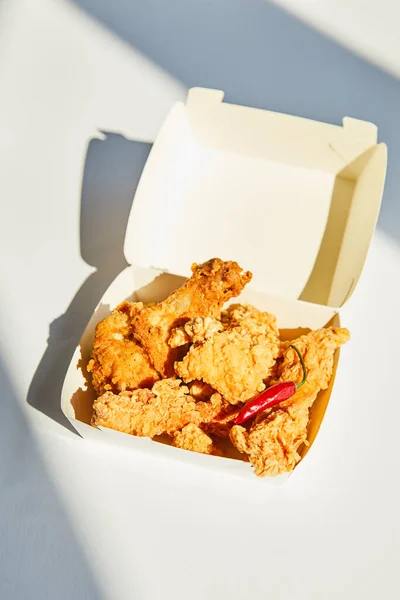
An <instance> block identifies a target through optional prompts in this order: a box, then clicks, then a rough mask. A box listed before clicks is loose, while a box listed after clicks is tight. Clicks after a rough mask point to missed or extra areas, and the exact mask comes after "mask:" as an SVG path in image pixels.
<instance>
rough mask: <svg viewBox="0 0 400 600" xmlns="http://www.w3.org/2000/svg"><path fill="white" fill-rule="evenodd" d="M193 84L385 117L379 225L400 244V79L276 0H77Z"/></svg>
mask: <svg viewBox="0 0 400 600" xmlns="http://www.w3.org/2000/svg"><path fill="white" fill-rule="evenodd" d="M73 1H74V2H75V4H77V5H78V6H79V7H80V8H82V9H84V10H85V11H86V12H87V13H88V14H90V15H91V16H93V17H94V18H96V19H97V20H99V21H100V22H101V23H102V24H103V25H105V26H106V27H107V28H108V29H110V30H111V31H112V32H113V33H114V34H116V35H118V36H119V37H120V38H121V39H122V40H124V41H125V42H126V43H128V44H130V45H131V46H132V47H133V48H135V49H137V50H139V51H140V52H142V53H143V54H145V55H146V56H147V57H148V58H149V59H151V60H152V61H153V62H154V63H155V64H157V65H159V66H161V67H162V68H163V69H164V70H166V71H167V72H169V73H170V74H171V75H172V76H173V77H175V78H176V79H177V80H179V81H180V82H182V83H183V84H185V85H186V86H187V87H191V86H204V87H210V88H216V89H221V90H224V91H225V93H226V96H225V99H226V100H227V101H228V102H234V103H239V104H244V105H248V106H255V107H259V108H268V109H271V110H276V111H280V112H284V113H289V114H293V115H299V116H303V117H307V118H310V119H317V120H321V121H326V122H328V123H334V124H339V123H341V120H342V117H344V116H351V117H355V118H359V119H364V120H367V121H372V122H373V123H376V124H377V125H378V127H379V137H380V139H381V140H383V141H385V142H386V143H387V144H388V147H389V169H388V176H387V183H386V189H385V194H384V200H383V205H382V210H381V214H380V219H379V227H380V228H381V229H382V230H384V231H385V232H386V233H388V234H390V235H391V236H392V237H393V238H395V239H396V240H397V242H399V243H400V201H399V200H398V193H397V190H398V189H399V187H400V119H399V118H398V106H399V101H400V82H399V81H398V80H397V79H396V78H394V77H392V76H391V75H389V74H387V73H385V72H383V71H381V70H380V69H379V68H377V67H375V66H373V65H371V64H369V63H368V62H366V61H365V60H363V59H361V58H359V57H358V56H356V55H355V54H353V53H352V52H350V51H348V50H346V49H344V48H343V47H341V46H340V45H339V44H337V43H336V42H334V41H332V40H331V39H329V38H327V37H325V36H324V35H322V34H320V33H318V32H317V31H315V30H314V29H312V28H311V27H309V26H308V25H306V24H304V23H303V22H301V21H299V20H298V19H297V18H295V17H293V16H292V15H290V14H288V13H286V12H284V11H283V10H282V9H280V8H278V7H277V6H275V5H273V4H272V3H270V2H268V1H267V0H214V1H204V0H168V2H166V1H165V0H147V1H146V2H132V1H131V0H114V1H113V2H108V0H73Z"/></svg>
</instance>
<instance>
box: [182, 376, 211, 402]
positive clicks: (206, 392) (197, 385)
mask: <svg viewBox="0 0 400 600" xmlns="http://www.w3.org/2000/svg"><path fill="white" fill-rule="evenodd" d="M188 387H189V391H190V395H191V396H193V398H195V399H196V400H209V399H210V398H211V396H212V395H213V394H215V390H214V388H212V387H211V385H208V383H204V382H203V381H192V383H189V384H188Z"/></svg>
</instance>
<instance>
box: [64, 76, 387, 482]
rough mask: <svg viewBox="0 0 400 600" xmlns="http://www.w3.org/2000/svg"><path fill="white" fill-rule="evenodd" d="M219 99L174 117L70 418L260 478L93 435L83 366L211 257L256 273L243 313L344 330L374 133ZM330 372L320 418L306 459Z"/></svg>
mask: <svg viewBox="0 0 400 600" xmlns="http://www.w3.org/2000/svg"><path fill="white" fill-rule="evenodd" d="M222 100H223V92H221V91H216V90H207V89H201V88H194V89H192V90H190V92H189V95H188V99H187V103H186V105H184V104H182V103H181V102H177V103H176V104H175V105H174V106H173V108H172V109H171V112H170V114H169V115H168V117H167V119H166V121H165V123H164V125H163V127H162V129H161V131H160V133H159V135H158V137H157V139H156V141H155V143H154V145H153V148H152V151H151V153H150V156H149V158H148V160H147V163H146V166H145V168H144V171H143V174H142V177H141V180H140V183H139V186H138V189H137V192H136V195H135V200H134V203H133V207H132V210H131V214H130V216H129V221H128V227H127V232H126V237H125V247H124V252H125V256H126V259H127V261H128V263H129V264H130V265H131V266H129V267H127V268H126V269H125V270H124V271H123V272H122V273H120V274H119V275H118V277H116V279H115V280H114V281H113V282H112V284H111V285H110V287H109V288H108V290H107V291H106V292H105V294H104V296H103V297H102V298H101V300H100V303H99V305H98V307H97V308H96V310H95V312H94V314H93V315H92V318H91V319H90V321H89V323H88V325H87V327H86V329H85V331H84V333H83V335H82V338H81V340H80V343H79V346H78V347H77V348H76V350H75V353H74V356H73V358H72V360H71V364H70V366H69V369H68V372H67V375H66V378H65V381H64V386H63V390H62V398H61V407H62V410H63V412H64V414H65V415H66V416H67V417H68V419H69V420H70V421H71V423H72V424H73V426H74V427H75V428H76V429H77V431H78V432H79V433H80V434H81V435H82V436H83V437H85V438H87V437H91V438H95V439H100V440H104V441H110V442H112V443H115V444H118V445H123V446H127V447H129V448H131V449H133V450H142V451H145V452H147V453H153V454H158V455H161V456H167V457H168V456H170V457H178V458H180V459H181V460H187V461H189V462H190V463H192V464H193V465H196V464H197V465H203V466H206V467H209V468H214V469H221V470H223V471H228V472H234V473H238V474H242V475H244V476H251V477H254V475H253V474H252V471H251V467H250V465H249V464H248V463H246V462H243V461H241V460H235V459H230V458H221V457H216V456H206V455H201V454H196V453H192V452H186V451H184V450H180V449H177V448H174V447H172V446H168V445H166V444H162V443H159V442H155V441H152V440H150V439H147V438H139V437H135V436H130V435H127V434H124V433H120V432H116V431H112V430H110V429H107V428H104V427H100V428H98V429H96V428H93V427H91V426H90V425H89V422H90V417H91V413H92V403H93V400H94V391H93V390H92V387H91V384H90V379H89V377H88V374H87V373H86V365H87V362H88V360H89V357H90V352H91V347H92V342H93V337H94V329H95V326H96V324H97V323H98V321H100V320H101V319H102V318H104V317H105V316H106V315H107V314H109V312H110V311H111V310H112V309H113V308H115V307H116V306H117V305H118V304H119V303H120V302H122V301H123V300H124V299H126V298H134V299H135V300H141V301H144V302H150V301H159V300H162V299H163V298H165V297H166V296H167V295H168V294H169V293H170V292H171V291H172V290H173V289H175V288H176V287H178V286H179V285H180V284H181V283H182V281H183V279H184V277H185V276H186V277H187V276H188V275H189V272H190V265H191V264H192V263H193V262H202V261H204V260H207V259H209V258H211V257H214V256H218V257H220V258H223V259H225V260H227V259H230V260H236V261H238V262H239V264H240V265H241V266H242V267H243V268H244V269H249V270H251V271H252V272H253V275H254V276H253V280H252V282H251V287H249V288H248V289H245V290H244V292H243V293H242V294H241V296H240V299H239V300H240V302H247V303H250V304H254V305H255V306H256V307H258V308H260V309H263V310H268V311H270V312H273V313H275V314H276V315H277V318H278V325H279V327H280V328H281V329H283V330H289V331H286V332H284V333H283V334H284V335H290V333H292V334H293V333H294V332H293V330H299V329H301V328H311V329H315V328H318V327H322V326H324V325H326V324H327V323H333V324H335V325H339V323H340V320H339V312H338V309H339V307H340V306H342V305H343V303H344V302H346V301H347V300H348V298H349V297H350V295H351V293H352V291H353V290H354V288H355V285H356V283H357V281H358V278H359V276H360V274H361V271H362V267H363V264H364V261H365V258H366V255H367V251H368V247H369V244H370V241H371V237H372V234H373V232H374V229H375V225H376V220H377V217H378V213H379V207H380V203H381V198H382V193H383V186H384V181H385V174H386V162H387V150H386V146H385V144H377V128H376V127H375V125H373V124H372V123H367V122H364V121H358V120H356V119H351V118H347V117H346V118H344V119H343V126H342V127H339V126H335V125H328V124H325V123H319V122H316V121H310V120H307V119H302V118H299V117H293V116H289V115H283V114H279V113H273V112H269V111H265V110H260V109H254V108H247V107H243V106H237V105H232V104H227V103H223V102H222ZM172 273H173V275H172ZM255 290H258V291H255ZM234 301H235V302H236V301H237V299H235V300H234ZM346 325H348V324H346ZM350 325H351V324H350ZM338 358H339V352H337V353H336V357H335V373H336V368H337V363H338ZM335 373H334V376H333V377H332V381H331V384H330V386H329V388H328V389H327V390H325V391H322V392H320V394H319V395H318V398H317V400H316V402H315V404H314V406H313V408H312V411H311V418H310V424H309V432H308V441H309V443H310V446H309V447H308V448H307V449H306V448H304V450H303V457H304V456H305V454H306V452H307V451H308V450H309V449H310V447H311V445H312V443H313V441H314V439H315V436H316V434H317V432H318V429H319V427H320V424H321V422H322V419H323V417H324V414H325V410H326V407H327V405H328V402H329V398H330V395H331V391H332V387H333V384H334V379H335ZM275 479H276V478H275Z"/></svg>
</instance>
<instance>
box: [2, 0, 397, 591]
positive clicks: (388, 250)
mask: <svg viewBox="0 0 400 600" xmlns="http://www.w3.org/2000/svg"><path fill="white" fill-rule="evenodd" d="M303 4H307V3H304V2H303ZM111 5H112V8H110V7H111ZM167 5H168V8H166V6H167ZM361 54H363V52H362V49H361ZM378 62H379V61H378ZM191 85H203V86H207V87H217V88H220V89H224V90H225V91H226V97H227V100H228V101H233V102H237V103H243V104H249V105H253V106H261V107H265V108H272V109H276V110H281V111H283V112H285V111H286V112H289V113H293V114H300V115H303V116H307V117H311V118H315V119H320V120H326V121H328V122H332V123H339V122H340V119H341V117H342V116H344V115H350V116H354V117H359V118H364V119H368V120H371V121H374V122H375V123H376V124H377V125H378V127H379V131H380V138H381V139H382V140H384V141H386V142H387V143H388V146H389V172H388V179H387V187H386V190H385V196H384V203H383V207H382V211H381V216H380V220H379V223H378V229H377V232H376V235H375V238H374V241H373V244H372V246H371V250H370V253H369V256H368V260H367V264H366V267H365V270H364V273H363V275H362V278H361V280H360V283H359V285H358V287H357V290H356V292H355V294H354V296H353V297H352V299H351V301H350V302H349V303H348V305H346V307H345V308H344V310H343V313H342V314H343V316H342V320H343V322H344V324H346V325H348V326H349V327H350V329H351V331H352V334H353V339H352V341H351V343H350V344H349V345H348V346H347V347H346V348H345V349H344V350H343V353H342V360H341V365H340V369H339V373H338V378H337V382H336V385H335V393H334V395H333V398H332V402H331V403H330V406H329V409H328V413H327V416H326V419H325V421H324V423H323V426H322V428H321V431H320V434H319V436H318V438H317V441H316V442H315V445H314V447H313V449H312V451H311V452H310V454H309V455H308V457H307V460H306V461H305V462H304V463H303V464H302V465H301V466H300V468H299V469H298V470H297V471H296V472H295V474H294V475H293V476H292V478H291V479H290V480H289V482H288V484H287V485H285V486H284V487H279V488H276V489H275V488H274V489H271V488H270V487H266V486H265V485H263V481H259V480H256V478H255V479H254V481H253V482H243V481H241V480H238V479H234V478H231V477H227V476H226V477H217V476H216V475H213V474H212V473H208V472H206V471H200V470H193V469H190V468H189V467H188V466H187V465H184V464H180V463H175V462H169V461H166V462H163V461H161V460H156V459H154V458H149V457H145V456H139V455H135V454H131V453H125V452H122V451H118V450H116V449H113V448H111V447H110V446H105V445H102V444H95V443H89V442H86V441H83V440H82V439H80V438H79V437H78V436H77V435H76V434H75V433H73V432H72V431H71V430H70V429H68V427H67V426H66V422H65V420H64V419H63V418H62V416H61V414H60V410H59V394H60V388H61V384H62V380H63V377H64V374H65V370H66V367H67V365H68V361H69V358H70V356H71V353H72V350H73V348H74V346H75V344H76V342H77V340H78V339H79V336H80V333H81V330H82V328H83V326H84V325H85V323H86V321H87V319H88V317H89V315H90V313H91V311H92V309H93V307H94V305H95V304H96V302H97V300H98V299H99V297H100V295H101V293H102V292H103V291H104V289H105V288H106V287H107V285H108V283H109V282H110V281H111V280H112V278H113V277H114V276H115V275H116V274H117V273H118V272H119V270H120V269H121V268H122V266H123V264H124V260H123V255H122V240H123V235H124V227H125V224H126V218H127V211H128V210H129V207H130V203H131V199H132V196H133V193H134V190H135V186H136V184H137V180H138V177H139V175H140V172H141V169H142V167H143V164H144V162H145V159H146V156H147V154H148V151H149V148H150V142H151V141H152V140H153V139H154V136H155V134H156V132H157V130H158V128H159V126H160V124H161V122H162V119H163V117H164V116H165V114H166V112H167V111H168V109H169V107H170V106H171V104H172V102H173V101H174V100H176V99H178V98H183V97H184V96H185V93H186V89H187V88H188V87H189V86H191ZM0 90H1V92H0V161H1V162H0V165H1V166H0V202H1V235H0V292H1V293H0V406H1V415H0V597H1V598H4V599H6V598H7V600H8V599H10V600H20V599H25V598H27V599H28V598H29V599H30V598H40V600H45V599H47V598H48V599H54V598H58V599H60V600H64V599H66V600H67V599H68V600H69V599H71V598H78V599H79V600H80V599H86V598H88V599H107V600H128V599H131V598H135V599H140V600H147V599H151V600H155V599H158V598H167V599H169V598H171V599H174V600H180V599H182V600H183V599H185V598H191V600H197V599H199V600H203V599H205V598H207V599H212V600H214V599H220V598H230V599H233V600H236V599H239V598H254V599H265V598H274V599H287V598H292V597H296V598H298V599H300V600H302V599H304V600H311V599H315V600H320V599H321V598H324V599H325V598H327V599H332V600H333V599H337V598H343V599H347V598H348V599H352V600H353V599H355V598H363V599H371V600H372V599H375V598H377V597H382V598H385V599H386V600H390V599H392V598H393V599H394V598H398V597H399V593H400V585H399V579H398V565H399V556H400V535H399V534H400V518H399V510H398V507H399V502H400V487H399V473H400V470H399V466H400V460H399V451H398V440H399V422H400V393H399V385H398V379H397V378H398V375H399V371H400V369H399V367H398V364H399V359H398V356H399V349H398V347H397V343H398V340H399V339H400V325H399V318H398V306H399V289H400V285H399V284H400V201H399V198H398V190H399V188H400V175H399V173H400V170H399V168H398V167H399V157H400V120H399V118H398V106H399V98H400V83H399V82H398V81H397V80H396V79H395V78H393V77H392V76H390V75H388V74H385V73H384V72H383V71H380V70H379V69H378V68H377V67H374V66H371V65H370V64H368V63H366V62H364V61H363V60H362V59H361V58H358V57H356V56H355V55H353V54H350V53H349V52H348V51H347V50H344V49H343V48H341V47H339V46H338V45H337V44H336V43H335V42H334V41H330V40H328V39H327V38H325V37H323V36H322V35H320V34H318V33H316V32H315V31H313V30H312V29H310V28H309V27H308V26H307V25H305V24H303V23H300V22H299V21H297V20H295V19H294V18H293V17H291V16H290V15H288V14H286V13H283V12H282V11H281V9H279V8H277V7H274V6H272V5H270V4H268V3H265V2H263V1H261V0H247V2H245V1H244V0H243V1H241V0H230V1H229V2H228V1H227V0H214V1H213V2H212V1H211V0H209V1H207V0H204V1H203V2H195V1H194V0H193V1H192V0H190V1H185V2H184V1H183V0H180V1H179V0H173V1H172V0H171V1H170V2H168V3H163V2H161V0H158V1H156V0H150V1H148V2H146V3H139V2H128V0H125V1H124V0H116V1H115V2H114V3H108V6H107V3H106V2H105V0H104V1H103V2H94V1H90V0H82V1H78V0H77V1H76V2H75V3H74V2H69V1H68V0H37V2H31V1H30V0H14V1H13V2H12V3H11V2H7V1H5V2H3V3H2V4H0ZM100 131H103V132H106V133H105V134H101V133H99V132H100Z"/></svg>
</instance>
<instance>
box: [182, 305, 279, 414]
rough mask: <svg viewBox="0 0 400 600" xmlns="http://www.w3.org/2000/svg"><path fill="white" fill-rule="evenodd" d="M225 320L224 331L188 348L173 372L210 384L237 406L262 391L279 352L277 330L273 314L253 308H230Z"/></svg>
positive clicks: (188, 379)
mask: <svg viewBox="0 0 400 600" xmlns="http://www.w3.org/2000/svg"><path fill="white" fill-rule="evenodd" d="M225 319H227V320H228V321H229V323H228V324H227V328H226V329H224V331H222V332H220V333H215V334H214V335H213V336H211V337H209V338H208V339H206V340H205V341H204V342H203V343H200V344H194V345H193V346H191V348H190V350H189V352H188V353H187V354H186V356H185V357H184V358H183V360H182V361H181V362H177V363H176V364H175V369H176V372H177V374H178V375H179V377H181V378H182V379H183V380H184V381H185V382H190V381H192V380H194V379H199V380H201V381H204V382H206V383H209V384H210V385H211V386H212V387H213V388H214V389H216V390H217V391H218V392H219V393H220V394H222V396H224V398H225V399H226V400H227V401H228V402H230V403H231V404H238V403H239V402H245V401H246V400H249V399H250V398H252V397H253V396H254V395H255V394H257V393H258V392H262V391H263V390H264V388H265V384H264V382H263V380H264V379H266V378H267V377H268V374H269V370H270V369H271V367H272V366H273V365H274V363H275V359H276V357H277V356H278V352H279V337H278V330H277V328H276V319H275V317H274V316H273V315H270V314H269V313H265V312H264V313H263V312H261V311H258V310H257V309H255V308H252V307H239V308H238V307H237V306H236V307H231V308H230V309H228V311H227V312H226V313H225Z"/></svg>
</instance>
